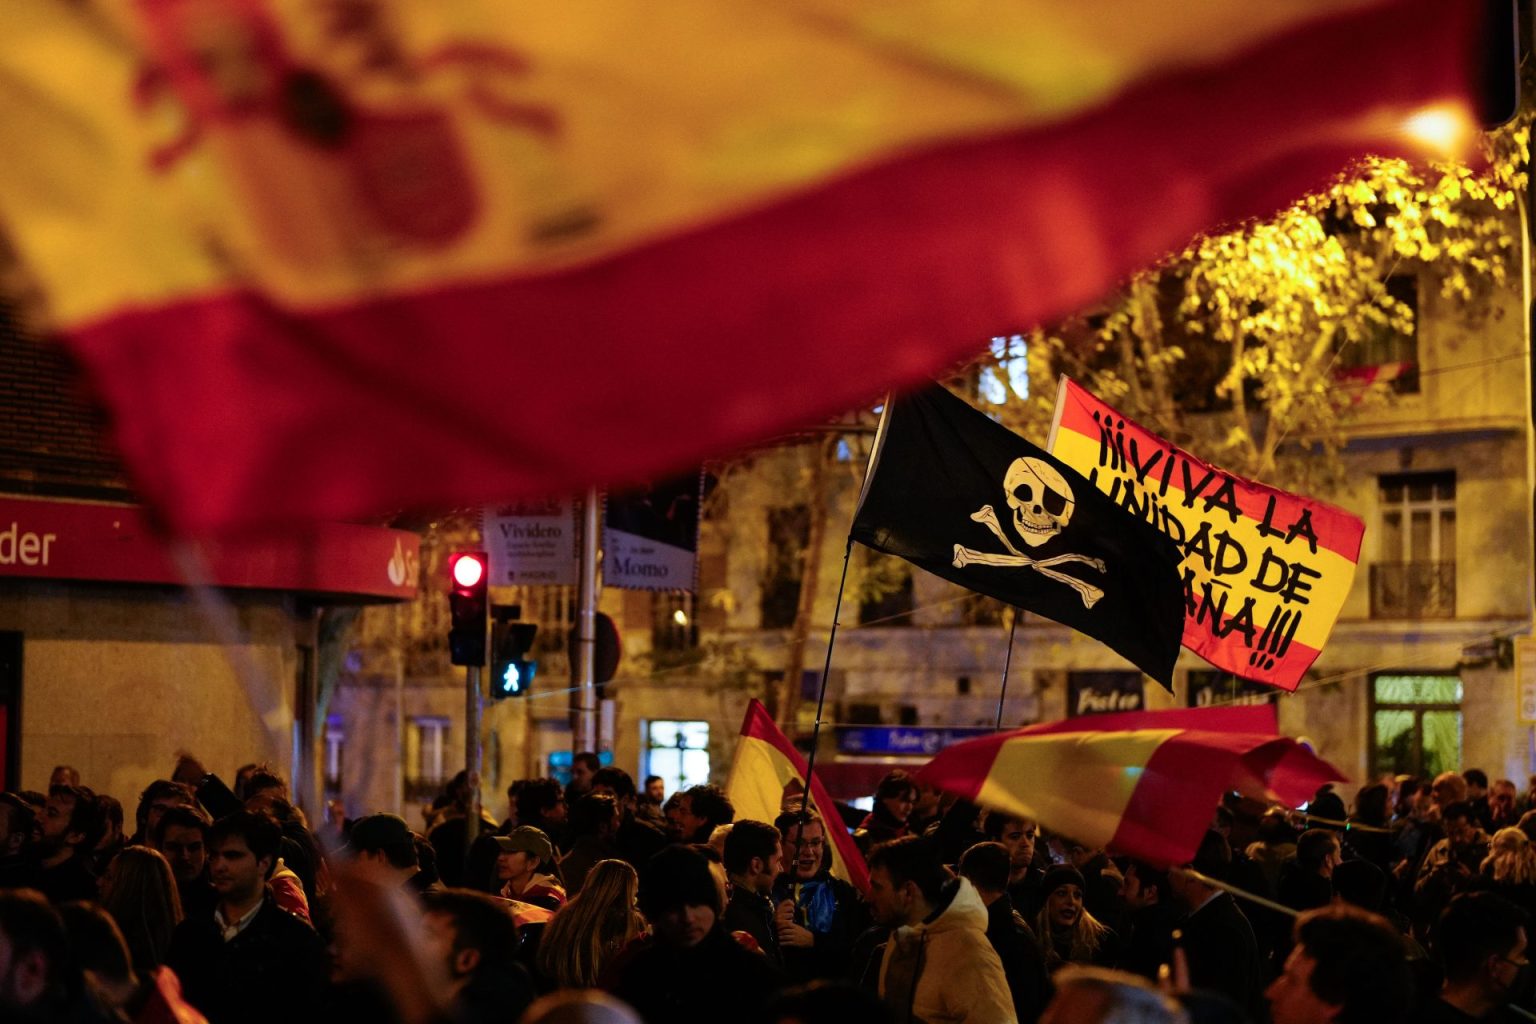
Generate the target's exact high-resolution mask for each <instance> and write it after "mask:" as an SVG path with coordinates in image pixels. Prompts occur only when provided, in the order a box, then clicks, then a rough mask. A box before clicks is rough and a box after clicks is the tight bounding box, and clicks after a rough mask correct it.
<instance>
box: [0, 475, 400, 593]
mask: <svg viewBox="0 0 1536 1024" xmlns="http://www.w3.org/2000/svg"><path fill="white" fill-rule="evenodd" d="M196 548H197V554H198V556H199V558H200V560H201V561H202V562H203V563H204V564H205V565H206V566H207V570H208V575H209V578H210V581H211V582H212V583H213V584H214V585H215V586H220V587H233V588H237V589H240V588H243V589H252V590H286V591H293V592H299V593H309V594H316V595H334V596H337V597H347V598H351V599H354V600H355V599H359V598H361V599H365V600H366V599H370V598H372V599H377V600H386V601H387V600H402V601H403V600H410V599H411V598H413V597H415V596H416V587H417V581H418V577H419V575H420V548H421V542H420V538H419V537H417V536H416V534H414V533H410V532H408V531H404V530H390V529H386V528H383V527H377V526H359V525H356V524H351V523H320V524H317V525H315V526H312V527H308V528H306V529H305V530H304V532H303V533H302V534H284V535H277V536H271V537H257V538H251V537H242V538H238V539H228V538H226V539H203V540H199V541H197V542H196ZM176 564H177V563H176V560H175V559H174V558H172V556H171V550H170V543H169V541H168V540H167V539H166V538H164V537H163V536H161V535H160V534H159V533H157V532H156V531H155V530H154V528H153V527H152V526H151V525H150V520H149V517H148V516H147V515H146V514H145V512H144V510H143V509H142V508H141V507H139V506H137V505H120V504H111V503H104V502H88V501H62V500H56V499H32V498H21V497H4V498H0V579H38V580H81V581H92V582H102V583H152V584H173V585H180V584H184V583H185V582H186V581H185V580H184V579H183V578H182V576H181V573H180V572H179V571H178V570H177V568H176Z"/></svg>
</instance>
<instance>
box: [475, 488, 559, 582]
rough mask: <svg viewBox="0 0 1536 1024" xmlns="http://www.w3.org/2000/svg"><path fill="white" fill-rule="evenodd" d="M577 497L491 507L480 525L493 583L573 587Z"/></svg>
mask: <svg viewBox="0 0 1536 1024" xmlns="http://www.w3.org/2000/svg"><path fill="white" fill-rule="evenodd" d="M574 506H575V499H573V498H547V499H537V500H533V501H514V502H508V503H506V504H502V505H493V506H491V507H489V508H487V509H486V510H485V513H484V520H483V522H482V523H481V526H482V533H483V534H484V536H485V551H486V554H487V555H488V556H489V557H490V561H491V566H490V570H491V578H490V583H491V585H492V586H495V587H517V586H547V587H571V586H575V585H576V561H577V551H576V538H577V529H576V514H575V508H574Z"/></svg>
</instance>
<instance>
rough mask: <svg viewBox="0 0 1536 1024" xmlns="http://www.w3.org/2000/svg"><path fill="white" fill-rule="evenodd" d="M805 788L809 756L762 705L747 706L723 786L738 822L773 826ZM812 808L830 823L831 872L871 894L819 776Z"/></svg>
mask: <svg viewBox="0 0 1536 1024" xmlns="http://www.w3.org/2000/svg"><path fill="white" fill-rule="evenodd" d="M797 783H798V785H796V784H797ZM804 786H805V758H803V757H801V756H800V751H798V750H796V749H795V747H794V744H792V743H790V742H789V737H787V736H785V735H784V733H783V732H782V731H781V730H780V729H779V727H778V726H777V725H775V724H774V722H773V716H772V715H770V714H768V709H767V708H765V707H763V705H762V702H761V701H758V700H755V699H754V700H752V701H751V702H750V703H748V704H747V715H746V717H745V718H744V719H743V720H742V723H741V737H740V738H739V739H738V740H737V741H736V757H735V759H734V760H732V761H731V775H730V778H729V779H728V780H727V781H726V784H725V792H726V795H727V796H729V797H730V798H731V806H732V807H734V808H736V818H737V819H738V820H741V819H743V818H750V819H752V820H753V821H766V822H768V823H769V824H772V823H773V819H775V818H777V817H778V816H779V814H780V812H781V811H782V810H783V807H784V801H785V796H786V791H788V792H789V794H791V796H792V795H793V793H794V792H795V791H796V790H798V791H799V792H801V793H803V792H804ZM811 807H812V808H813V809H814V810H815V811H816V813H817V814H819V815H821V820H822V821H823V822H824V823H825V824H826V833H827V840H828V845H829V846H830V847H831V853H832V874H834V875H836V876H837V877H838V878H841V879H842V880H843V881H845V882H848V883H850V884H852V885H855V886H857V887H858V889H859V891H860V892H863V893H867V892H869V869H868V868H866V867H865V866H864V858H863V856H862V855H860V853H859V848H858V846H856V845H855V844H854V842H853V836H851V835H849V834H848V829H847V828H845V827H844V826H843V819H842V816H841V815H839V814H838V813H837V805H836V804H834V803H833V802H832V797H831V795H830V794H828V793H827V790H826V787H825V786H823V785H822V784H821V779H820V778H815V779H812V780H811Z"/></svg>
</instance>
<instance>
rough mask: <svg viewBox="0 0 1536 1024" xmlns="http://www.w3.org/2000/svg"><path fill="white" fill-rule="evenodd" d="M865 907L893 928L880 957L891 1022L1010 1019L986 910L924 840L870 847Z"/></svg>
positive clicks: (975, 1023) (1005, 1023)
mask: <svg viewBox="0 0 1536 1024" xmlns="http://www.w3.org/2000/svg"><path fill="white" fill-rule="evenodd" d="M869 908H870V912H871V913H872V914H873V916H874V918H875V921H876V922H877V923H879V924H882V925H884V926H886V927H888V928H891V929H893V931H892V933H891V937H890V939H889V940H888V941H887V942H886V945H885V953H884V955H883V956H882V958H881V961H880V998H881V999H882V1000H883V1001H884V1002H885V1003H886V1005H887V1006H889V1007H890V1008H891V1010H892V1012H893V1013H894V1015H895V1020H896V1021H897V1024H961V1022H964V1024H1017V1020H1018V1018H1017V1017H1016V1016H1015V1015H1014V1010H1013V997H1012V995H1010V994H1009V991H1008V979H1007V977H1006V976H1005V975H1004V973H1003V964H1002V961H1001V960H999V959H998V957H997V953H996V951H995V950H993V948H992V944H991V943H990V942H988V941H987V908H986V904H984V903H983V902H982V901H981V897H980V895H978V894H977V892H976V889H975V887H974V886H973V885H971V883H970V882H968V881H966V880H965V879H963V878H952V877H950V874H949V872H948V871H946V870H945V868H944V866H943V864H942V863H940V861H939V854H938V850H937V849H936V848H935V847H934V845H933V844H932V843H931V842H930V841H929V840H926V839H922V838H919V837H917V836H908V837H905V838H902V839H895V840H892V841H891V842H888V843H885V844H882V845H881V846H877V847H875V849H874V851H873V852H872V853H871V855H870V859H869Z"/></svg>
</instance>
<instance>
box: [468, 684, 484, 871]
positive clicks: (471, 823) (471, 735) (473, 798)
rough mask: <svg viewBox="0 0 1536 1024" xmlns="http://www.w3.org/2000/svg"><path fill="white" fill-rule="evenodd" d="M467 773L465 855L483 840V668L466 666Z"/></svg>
mask: <svg viewBox="0 0 1536 1024" xmlns="http://www.w3.org/2000/svg"><path fill="white" fill-rule="evenodd" d="M464 695H465V699H464V771H465V773H466V775H467V777H468V779H469V811H468V819H467V821H466V822H465V825H464V856H465V858H466V859H467V858H468V857H469V851H470V848H471V847H472V846H474V845H475V840H476V839H478V838H480V758H481V753H480V666H479V665H466V666H464Z"/></svg>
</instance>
